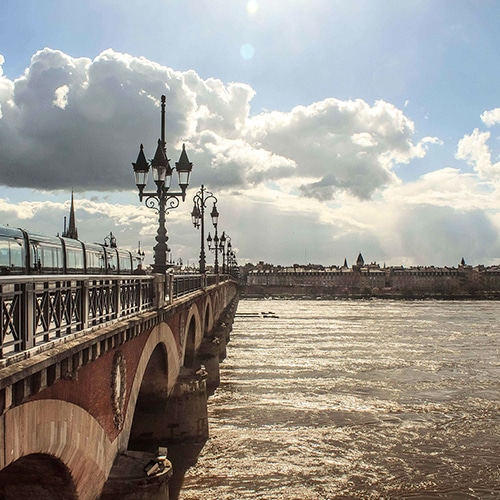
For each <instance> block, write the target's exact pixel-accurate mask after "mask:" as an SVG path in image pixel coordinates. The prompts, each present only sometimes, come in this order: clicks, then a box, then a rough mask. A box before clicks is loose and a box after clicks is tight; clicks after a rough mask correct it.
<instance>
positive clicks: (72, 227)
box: [63, 191, 78, 240]
mask: <svg viewBox="0 0 500 500" xmlns="http://www.w3.org/2000/svg"><path fill="white" fill-rule="evenodd" d="M65 219H66V218H65ZM65 226H66V224H65ZM63 236H64V237H65V238H71V239H73V240H77V239H78V229H76V219H75V204H74V201H73V191H71V208H70V211H69V224H68V229H67V230H66V227H64V232H63Z"/></svg>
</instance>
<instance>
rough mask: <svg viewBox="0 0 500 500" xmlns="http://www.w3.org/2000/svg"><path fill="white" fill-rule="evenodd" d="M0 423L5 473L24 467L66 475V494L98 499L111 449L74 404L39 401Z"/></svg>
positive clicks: (12, 411) (16, 410)
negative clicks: (44, 469) (43, 467)
mask: <svg viewBox="0 0 500 500" xmlns="http://www.w3.org/2000/svg"><path fill="white" fill-rule="evenodd" d="M3 418H4V425H5V435H4V439H5V444H4V446H5V457H6V463H5V464H4V466H5V469H4V470H9V468H10V465H11V464H12V465H14V469H13V470H17V469H18V466H19V464H21V465H22V464H23V463H24V464H32V465H33V464H39V465H40V466H42V465H43V466H45V467H56V468H59V469H61V468H62V469H63V470H66V469H67V470H69V471H71V475H72V476H71V477H72V484H73V486H71V485H70V483H68V482H67V481H68V480H66V487H67V488H68V491H73V489H74V490H75V491H76V495H77V497H78V498H79V499H83V500H86V499H93V498H96V497H98V496H99V493H100V491H101V489H102V486H103V484H104V482H105V481H106V478H107V476H108V474H109V469H110V467H111V464H112V463H113V458H112V457H114V455H115V453H116V449H115V446H114V445H113V443H111V442H110V441H109V439H108V437H107V435H106V433H105V431H104V429H103V428H102V427H101V425H100V424H99V423H98V422H97V420H96V419H94V418H93V417H92V416H91V415H90V414H89V413H87V412H86V411H85V410H83V409H82V408H80V407H79V406H77V405H75V404H73V403H68V402H65V401H61V400H55V399H44V400H37V401H30V402H28V403H24V404H22V405H19V406H16V407H14V408H12V409H10V410H9V411H8V412H6V413H5V415H4V416H3ZM42 456H43V458H42ZM28 457H31V458H28ZM45 457H51V458H50V459H49V458H45ZM54 461H55V462H54ZM15 464H17V465H15ZM63 465H64V467H62V466H63ZM63 476H64V474H63ZM65 477H67V476H65ZM89 477H91V478H92V481H89V480H88V478H89ZM18 498H23V496H22V495H20V496H19V497H18ZM28 498H29V497H28ZM69 498H71V497H69Z"/></svg>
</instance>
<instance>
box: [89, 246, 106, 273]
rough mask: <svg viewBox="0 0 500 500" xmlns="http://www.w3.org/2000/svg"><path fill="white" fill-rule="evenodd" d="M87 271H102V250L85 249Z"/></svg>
mask: <svg viewBox="0 0 500 500" xmlns="http://www.w3.org/2000/svg"><path fill="white" fill-rule="evenodd" d="M86 258H87V273H89V274H101V273H103V271H104V252H99V251H96V250H92V249H87V251H86Z"/></svg>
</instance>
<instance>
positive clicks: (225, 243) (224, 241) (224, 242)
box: [219, 231, 232, 274]
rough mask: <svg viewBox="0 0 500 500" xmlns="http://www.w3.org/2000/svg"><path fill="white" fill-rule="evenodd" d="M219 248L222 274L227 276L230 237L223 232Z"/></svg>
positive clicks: (230, 249) (230, 248)
mask: <svg viewBox="0 0 500 500" xmlns="http://www.w3.org/2000/svg"><path fill="white" fill-rule="evenodd" d="M219 246H220V249H221V252H222V274H229V270H228V269H229V257H230V254H231V252H232V246H231V237H230V236H229V235H228V234H226V232H225V231H224V232H223V233H222V236H221V237H220V241H219Z"/></svg>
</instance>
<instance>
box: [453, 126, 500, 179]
mask: <svg viewBox="0 0 500 500" xmlns="http://www.w3.org/2000/svg"><path fill="white" fill-rule="evenodd" d="M489 138H490V133H489V132H479V129H477V128H475V129H474V130H473V132H472V134H471V135H467V134H466V135H464V137H463V138H462V139H460V141H459V143H458V148H457V152H456V155H455V157H456V158H457V159H459V160H465V161H466V162H467V163H468V164H469V165H470V166H472V167H473V168H474V170H475V171H476V172H477V173H478V174H479V176H480V177H481V178H482V179H487V180H489V181H492V182H496V181H498V180H499V179H500V162H498V163H492V162H491V152H490V148H489V147H488V145H487V144H486V143H487V141H488V139H489Z"/></svg>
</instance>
